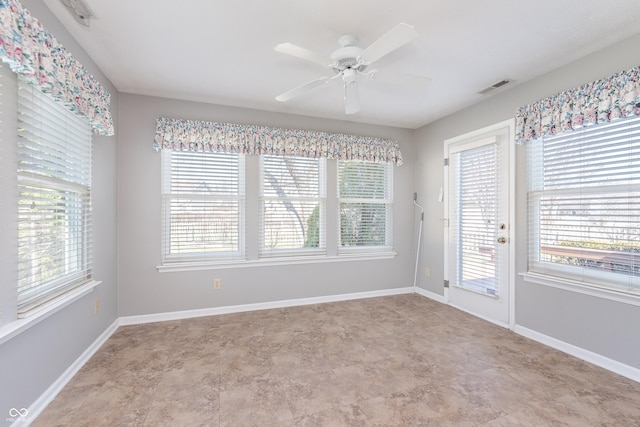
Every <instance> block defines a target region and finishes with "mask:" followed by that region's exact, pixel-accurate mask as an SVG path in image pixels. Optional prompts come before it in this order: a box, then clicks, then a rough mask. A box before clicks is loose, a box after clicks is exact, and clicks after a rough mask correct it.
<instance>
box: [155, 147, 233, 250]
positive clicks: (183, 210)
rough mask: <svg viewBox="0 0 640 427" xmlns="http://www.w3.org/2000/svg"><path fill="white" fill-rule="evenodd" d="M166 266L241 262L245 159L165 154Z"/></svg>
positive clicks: (227, 155) (178, 152) (163, 228)
mask: <svg viewBox="0 0 640 427" xmlns="http://www.w3.org/2000/svg"><path fill="white" fill-rule="evenodd" d="M162 162H163V182H162V204H163V227H162V230H163V238H162V241H163V250H162V253H163V262H185V261H203V260H212V259H213V260H216V259H218V260H224V259H229V258H242V257H243V254H244V247H243V233H244V226H243V225H244V214H243V212H244V187H245V186H244V155H242V154H237V153H204V152H181V151H171V150H163V151H162Z"/></svg>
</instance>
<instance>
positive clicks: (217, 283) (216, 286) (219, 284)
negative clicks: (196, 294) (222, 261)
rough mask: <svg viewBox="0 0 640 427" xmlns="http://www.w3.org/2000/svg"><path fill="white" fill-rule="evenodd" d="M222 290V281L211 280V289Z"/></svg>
mask: <svg viewBox="0 0 640 427" xmlns="http://www.w3.org/2000/svg"><path fill="white" fill-rule="evenodd" d="M220 288H222V279H219V278H217V279H213V289H220Z"/></svg>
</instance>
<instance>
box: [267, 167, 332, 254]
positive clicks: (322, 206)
mask: <svg viewBox="0 0 640 427" xmlns="http://www.w3.org/2000/svg"><path fill="white" fill-rule="evenodd" d="M269 157H272V158H278V157H280V158H281V157H288V158H289V159H293V160H294V161H295V159H302V160H303V161H317V163H318V172H317V173H318V188H317V192H316V194H317V195H316V196H315V197H313V196H308V195H307V196H299V195H286V196H284V197H282V196H279V195H266V194H265V192H266V189H265V160H266V159H267V158H269ZM259 161H260V190H259V195H258V198H259V204H260V212H259V217H260V218H259V222H260V232H259V233H260V238H259V242H258V253H259V255H258V257H259V258H265V259H268V258H277V257H282V258H287V257H289V258H293V257H300V256H303V257H306V256H324V255H326V253H327V245H326V240H327V239H326V206H327V159H325V158H310V157H302V156H280V155H271V156H270V155H264V154H263V155H260V160H259ZM267 200H270V201H276V202H278V201H281V200H286V201H287V202H294V203H295V202H300V203H305V202H311V203H313V202H317V204H318V209H319V210H318V213H319V220H318V227H319V230H318V232H319V245H318V247H299V248H281V249H267V248H266V247H265V243H266V236H265V234H266V233H265V213H266V201H267ZM307 231H308V230H307Z"/></svg>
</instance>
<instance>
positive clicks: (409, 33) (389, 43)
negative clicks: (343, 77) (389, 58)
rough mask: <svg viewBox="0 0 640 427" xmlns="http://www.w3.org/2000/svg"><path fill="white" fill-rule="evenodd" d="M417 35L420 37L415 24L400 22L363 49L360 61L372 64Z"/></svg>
mask: <svg viewBox="0 0 640 427" xmlns="http://www.w3.org/2000/svg"><path fill="white" fill-rule="evenodd" d="M416 37H418V32H417V31H416V29H415V28H414V27H413V26H411V25H409V24H398V25H396V26H395V27H393V28H392V29H391V30H389V31H388V32H387V33H385V34H384V35H383V36H382V37H380V38H379V39H378V40H376V41H374V42H373V43H372V44H371V45H370V46H369V47H368V48H366V49H365V50H363V51H362V53H361V54H360V58H359V59H360V62H362V63H364V64H371V63H372V62H374V61H377V60H378V59H380V58H382V57H383V56H385V55H387V54H388V53H391V52H393V51H394V50H396V49H398V48H400V47H402V46H404V45H405V44H407V43H409V42H410V41H411V40H413V39H415V38H416Z"/></svg>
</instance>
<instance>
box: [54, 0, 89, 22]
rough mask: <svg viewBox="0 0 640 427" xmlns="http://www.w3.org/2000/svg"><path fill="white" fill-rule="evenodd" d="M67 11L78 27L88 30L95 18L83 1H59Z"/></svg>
mask: <svg viewBox="0 0 640 427" xmlns="http://www.w3.org/2000/svg"><path fill="white" fill-rule="evenodd" d="M60 3H62V4H63V5H64V6H65V7H66V8H67V10H68V11H69V12H70V13H71V15H73V17H74V18H75V20H76V21H78V22H79V23H80V25H82V26H84V27H87V28H89V26H90V25H91V20H92V19H95V18H96V14H95V13H94V12H93V10H92V9H91V6H89V4H88V3H87V2H86V1H85V0H60Z"/></svg>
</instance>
